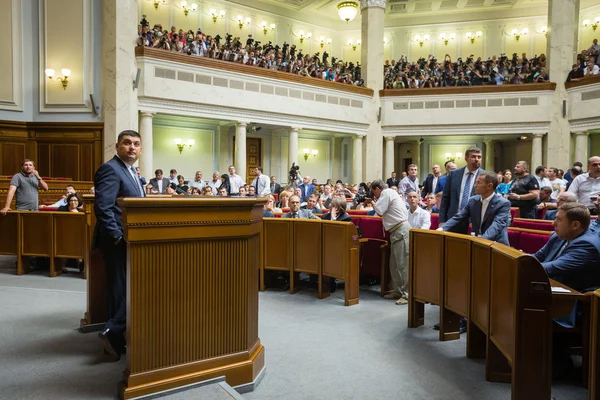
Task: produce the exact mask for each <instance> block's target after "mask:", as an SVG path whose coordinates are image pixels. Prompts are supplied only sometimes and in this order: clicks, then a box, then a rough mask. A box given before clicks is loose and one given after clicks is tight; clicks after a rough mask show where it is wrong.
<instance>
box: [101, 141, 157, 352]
mask: <svg viewBox="0 0 600 400" xmlns="http://www.w3.org/2000/svg"><path fill="white" fill-rule="evenodd" d="M115 147H116V151H117V155H116V156H114V157H113V158H112V159H111V160H109V161H107V162H106V163H104V164H102V165H101V166H100V168H98V171H96V176H95V177H94V187H95V189H96V200H95V204H94V213H95V214H96V227H95V229H94V237H93V240H92V248H94V249H95V248H98V249H99V250H100V253H101V254H102V260H103V262H104V268H105V270H106V286H107V295H108V305H109V309H108V320H107V321H106V327H105V329H104V331H102V332H100V334H99V336H100V338H101V339H102V341H103V342H104V351H105V352H106V353H107V354H109V355H111V356H113V357H114V358H115V359H116V360H118V359H119V358H120V357H121V354H123V353H124V352H125V329H126V317H127V303H126V300H127V295H126V288H127V286H126V285H127V245H126V243H125V241H124V240H123V223H122V221H121V215H122V212H121V207H119V204H118V203H117V198H119V197H144V189H143V188H142V185H141V184H140V181H139V179H138V176H137V174H136V171H135V167H134V166H133V164H134V163H135V162H136V161H137V159H138V158H139V156H140V154H141V152H142V141H141V137H140V134H139V133H137V132H136V131H132V130H126V131H123V132H121V133H120V134H119V137H118V139H117V144H116V146H115ZM167 186H168V184H167V185H165V188H166V187H167Z"/></svg>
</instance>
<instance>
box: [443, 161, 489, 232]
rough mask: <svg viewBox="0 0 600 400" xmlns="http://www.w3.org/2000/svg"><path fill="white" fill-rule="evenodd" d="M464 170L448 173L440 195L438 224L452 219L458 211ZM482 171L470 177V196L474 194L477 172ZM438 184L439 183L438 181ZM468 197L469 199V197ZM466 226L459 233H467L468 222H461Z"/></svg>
mask: <svg viewBox="0 0 600 400" xmlns="http://www.w3.org/2000/svg"><path fill="white" fill-rule="evenodd" d="M465 168H466V167H463V168H459V169H455V170H453V171H450V175H448V178H446V183H445V186H444V191H443V192H444V194H443V195H442V204H440V219H439V221H440V222H446V221H448V220H449V219H450V218H452V217H454V215H455V214H456V213H457V212H458V211H459V210H458V203H459V202H460V185H461V184H462V178H463V175H464V173H465ZM480 171H483V170H482V169H481V168H480V169H478V170H477V171H476V172H475V176H473V177H471V180H472V182H473V187H472V189H471V193H470V196H473V195H474V194H475V192H474V191H475V184H474V183H475V181H474V180H475V179H477V176H478V175H479V172H480ZM438 182H439V181H438ZM470 196H469V197H470ZM462 223H463V224H466V226H467V227H461V228H460V230H461V231H465V232H466V231H467V229H468V226H469V221H466V222H464V221H463V222H462Z"/></svg>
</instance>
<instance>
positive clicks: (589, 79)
mask: <svg viewBox="0 0 600 400" xmlns="http://www.w3.org/2000/svg"><path fill="white" fill-rule="evenodd" d="M579 79H580V80H579V81H571V82H565V88H567V89H571V88H574V87H578V86H587V85H594V84H596V83H600V75H588V76H584V77H583V78H579Z"/></svg>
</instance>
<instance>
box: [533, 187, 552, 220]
mask: <svg viewBox="0 0 600 400" xmlns="http://www.w3.org/2000/svg"><path fill="white" fill-rule="evenodd" d="M551 196H552V188H551V187H550V186H543V187H541V188H540V196H539V197H538V199H537V203H538V205H537V211H538V212H537V218H542V217H541V215H542V214H541V211H542V210H554V209H556V207H557V206H556V200H555V199H553V198H552V197H551Z"/></svg>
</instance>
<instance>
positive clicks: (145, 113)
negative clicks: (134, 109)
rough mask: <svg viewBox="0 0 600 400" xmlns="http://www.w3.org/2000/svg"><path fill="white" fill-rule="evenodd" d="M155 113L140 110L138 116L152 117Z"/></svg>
mask: <svg viewBox="0 0 600 400" xmlns="http://www.w3.org/2000/svg"><path fill="white" fill-rule="evenodd" d="M155 115H156V113H155V112H152V111H140V116H142V117H146V118H154V116H155Z"/></svg>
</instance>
